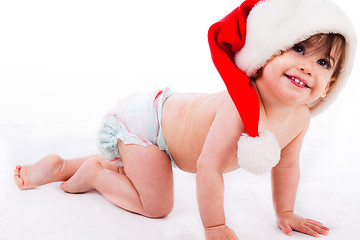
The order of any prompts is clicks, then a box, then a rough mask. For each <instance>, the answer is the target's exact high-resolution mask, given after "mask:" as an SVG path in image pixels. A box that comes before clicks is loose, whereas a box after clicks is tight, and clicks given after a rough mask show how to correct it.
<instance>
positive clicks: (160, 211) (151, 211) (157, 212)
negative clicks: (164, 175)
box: [144, 199, 174, 218]
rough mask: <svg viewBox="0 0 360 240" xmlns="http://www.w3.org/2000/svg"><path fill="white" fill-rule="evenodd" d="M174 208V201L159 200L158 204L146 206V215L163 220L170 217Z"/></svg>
mask: <svg viewBox="0 0 360 240" xmlns="http://www.w3.org/2000/svg"><path fill="white" fill-rule="evenodd" d="M173 208H174V201H173V199H171V200H167V201H162V200H161V199H159V200H158V201H157V202H156V203H154V204H149V206H148V207H145V206H144V211H145V214H144V215H145V216H146V217H149V218H162V217H166V216H167V215H169V214H170V213H171V211H172V210H173Z"/></svg>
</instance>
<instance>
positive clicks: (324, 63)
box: [317, 59, 330, 69]
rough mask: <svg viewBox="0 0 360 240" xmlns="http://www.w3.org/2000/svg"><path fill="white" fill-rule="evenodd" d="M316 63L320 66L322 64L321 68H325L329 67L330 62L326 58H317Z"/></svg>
mask: <svg viewBox="0 0 360 240" xmlns="http://www.w3.org/2000/svg"><path fill="white" fill-rule="evenodd" d="M317 63H318V64H319V65H320V66H322V67H323V68H326V69H328V68H330V63H329V61H327V60H326V59H319V60H318V61H317Z"/></svg>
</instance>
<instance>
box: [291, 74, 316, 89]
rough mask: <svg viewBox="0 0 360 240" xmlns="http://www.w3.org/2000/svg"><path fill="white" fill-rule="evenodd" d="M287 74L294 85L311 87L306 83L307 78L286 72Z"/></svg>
mask: <svg viewBox="0 0 360 240" xmlns="http://www.w3.org/2000/svg"><path fill="white" fill-rule="evenodd" d="M285 76H286V77H287V78H288V79H289V80H290V82H291V83H292V84H294V85H295V86H297V87H300V88H310V87H309V86H308V85H307V84H306V82H305V80H303V79H301V78H298V77H296V76H290V75H286V74H285Z"/></svg>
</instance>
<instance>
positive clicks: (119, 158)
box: [108, 158, 121, 162]
mask: <svg viewBox="0 0 360 240" xmlns="http://www.w3.org/2000/svg"><path fill="white" fill-rule="evenodd" d="M117 160H121V158H115V159H113V160H108V161H109V162H115V161H117Z"/></svg>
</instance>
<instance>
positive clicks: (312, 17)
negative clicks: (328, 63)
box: [208, 0, 356, 174]
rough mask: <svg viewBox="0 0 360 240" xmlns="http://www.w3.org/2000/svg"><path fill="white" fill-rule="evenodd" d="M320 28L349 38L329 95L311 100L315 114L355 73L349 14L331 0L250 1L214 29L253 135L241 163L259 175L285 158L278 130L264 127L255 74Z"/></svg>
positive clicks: (215, 53)
mask: <svg viewBox="0 0 360 240" xmlns="http://www.w3.org/2000/svg"><path fill="white" fill-rule="evenodd" d="M319 33H337V34H341V35H342V36H343V37H344V38H345V42H346V49H345V61H344V63H343V67H342V70H341V72H340V74H339V76H338V78H337V80H336V81H335V83H334V85H333V86H332V88H331V89H330V90H329V92H328V93H327V96H326V98H325V99H322V100H317V101H316V102H313V103H311V104H309V108H310V111H311V113H312V115H314V114H316V113H319V112H320V111H322V110H324V109H325V108H326V107H327V106H328V105H329V104H330V103H331V102H332V101H334V99H335V98H336V96H337V95H338V93H339V92H340V90H341V89H342V88H343V86H344V85H345V83H346V80H347V78H348V76H349V74H350V72H351V69H352V65H353V62H354V56H355V52H356V35H355V30H354V28H353V26H352V24H351V21H350V20H349V18H348V17H347V16H346V14H345V13H344V12H343V11H342V10H341V9H340V8H339V7H338V6H337V5H335V4H334V3H332V2H331V1H329V0H316V1H315V0H291V1H290V0H245V1H244V2H243V3H242V4H241V6H240V7H238V8H236V9H235V10H234V11H232V12H231V13H230V14H229V15H227V16H226V17H225V18H223V19H222V20H220V21H219V22H217V23H215V24H214V25H212V26H211V27H210V29H209V34H208V37H209V45H210V50H211V56H212V59H213V62H214V65H215V66H216V68H217V70H218V72H219V73H220V75H221V77H222V79H223V81H224V83H225V85H226V88H227V90H228V92H229V95H230V97H231V98H232V100H233V102H234V104H235V106H236V108H237V110H238V112H239V114H240V117H241V119H242V122H243V124H244V126H245V129H246V132H247V134H243V136H241V137H240V139H239V142H238V160H239V165H240V167H241V168H243V169H245V170H247V171H250V172H252V173H255V174H261V173H264V172H267V171H269V170H270V169H271V168H272V167H274V166H275V165H276V164H277V163H278V161H279V160H280V152H281V150H280V147H279V144H278V142H277V140H276V137H275V136H274V134H272V133H271V132H269V131H266V130H265V131H262V132H260V133H259V132H258V126H259V117H260V105H259V100H258V96H257V93H256V91H255V89H254V88H252V87H251V86H250V85H249V77H255V76H256V72H257V71H258V70H259V69H260V68H261V67H263V66H264V65H265V64H266V62H267V61H268V60H269V59H271V58H272V57H273V56H274V55H277V54H280V53H281V52H282V51H286V50H288V49H290V48H291V47H292V46H293V45H294V44H296V43H299V42H301V41H303V40H306V39H308V38H309V37H311V36H313V35H315V34H319Z"/></svg>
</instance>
